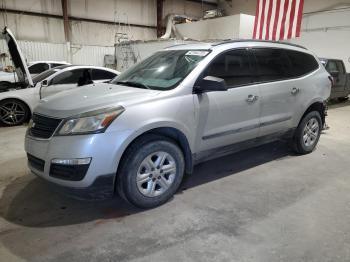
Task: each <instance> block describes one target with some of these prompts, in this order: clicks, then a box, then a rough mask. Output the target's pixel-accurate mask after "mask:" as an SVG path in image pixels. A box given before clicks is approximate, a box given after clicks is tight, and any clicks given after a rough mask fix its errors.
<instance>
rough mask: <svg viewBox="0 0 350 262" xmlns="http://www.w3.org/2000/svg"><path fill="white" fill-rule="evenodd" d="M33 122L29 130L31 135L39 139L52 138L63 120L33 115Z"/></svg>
mask: <svg viewBox="0 0 350 262" xmlns="http://www.w3.org/2000/svg"><path fill="white" fill-rule="evenodd" d="M32 120H33V125H32V127H31V128H30V129H29V134H30V135H31V136H33V137H38V138H50V137H51V136H52V135H53V132H55V130H56V128H57V127H58V125H59V124H60V123H61V119H56V118H50V117H46V116H41V115H38V114H33V118H32Z"/></svg>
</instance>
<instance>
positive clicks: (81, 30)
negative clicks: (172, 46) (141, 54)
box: [0, 0, 213, 46]
mask: <svg viewBox="0 0 350 262" xmlns="http://www.w3.org/2000/svg"><path fill="white" fill-rule="evenodd" d="M4 3H5V7H6V8H8V9H13V10H24V11H30V12H40V13H45V14H51V15H62V7H61V1H60V0H27V1H26V0H4ZM211 8H213V6H211V5H206V4H205V5H203V10H208V9H211ZM68 13H69V15H70V16H73V17H78V18H88V19H94V20H104V21H109V22H115V21H120V22H124V23H130V24H137V25H146V26H151V27H152V28H142V27H134V26H131V27H130V30H129V29H125V28H124V27H120V28H118V26H115V25H108V24H103V23H95V22H93V23H92V22H85V21H70V27H71V42H72V43H73V44H83V45H102V46H112V45H113V44H114V34H115V32H116V31H118V30H119V31H123V30H124V31H126V30H127V31H128V32H129V31H130V34H131V36H132V38H133V40H151V39H156V29H155V26H156V0H131V1H130V0H99V1H96V0H70V1H68ZM173 13H176V14H186V15H189V16H194V17H201V16H202V5H201V3H194V2H190V1H186V0H176V1H175V0H165V1H164V8H163V16H164V17H166V15H167V14H173ZM6 18H7V25H8V27H9V28H10V29H11V30H12V31H13V32H14V34H15V35H16V37H17V38H18V39H19V40H30V41H40V42H50V43H64V42H65V38H64V29H63V21H62V19H57V18H46V17H38V16H30V15H24V14H12V13H7V14H6ZM3 26H4V22H3V19H0V27H3Z"/></svg>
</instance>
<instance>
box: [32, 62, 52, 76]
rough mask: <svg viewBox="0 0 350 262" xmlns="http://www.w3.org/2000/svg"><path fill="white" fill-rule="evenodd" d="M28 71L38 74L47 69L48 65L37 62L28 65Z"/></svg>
mask: <svg viewBox="0 0 350 262" xmlns="http://www.w3.org/2000/svg"><path fill="white" fill-rule="evenodd" d="M28 69H29V73H31V74H40V73H42V72H44V71H46V70H48V69H49V65H48V64H46V63H38V64H34V65H31V66H29V67H28Z"/></svg>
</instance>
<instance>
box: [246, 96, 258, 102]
mask: <svg viewBox="0 0 350 262" xmlns="http://www.w3.org/2000/svg"><path fill="white" fill-rule="evenodd" d="M258 98H259V97H258V96H255V95H249V96H248V97H247V99H246V101H247V102H248V103H253V102H255V101H256V100H258Z"/></svg>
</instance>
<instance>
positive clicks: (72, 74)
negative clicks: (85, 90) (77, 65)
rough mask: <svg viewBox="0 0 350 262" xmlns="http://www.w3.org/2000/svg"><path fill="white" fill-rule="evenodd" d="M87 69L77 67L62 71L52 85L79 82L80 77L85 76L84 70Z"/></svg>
mask: <svg viewBox="0 0 350 262" xmlns="http://www.w3.org/2000/svg"><path fill="white" fill-rule="evenodd" d="M84 70H86V69H75V70H69V71H65V72H62V73H61V74H59V75H58V76H56V77H54V78H53V79H52V83H51V84H52V85H62V84H77V83H78V81H79V78H81V77H82V76H83V72H84Z"/></svg>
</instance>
